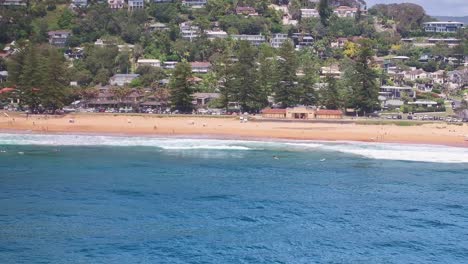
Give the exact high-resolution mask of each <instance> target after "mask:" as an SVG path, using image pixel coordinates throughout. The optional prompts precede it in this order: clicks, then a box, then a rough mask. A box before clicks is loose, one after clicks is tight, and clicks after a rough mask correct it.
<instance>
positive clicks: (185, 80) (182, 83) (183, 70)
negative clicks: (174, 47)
mask: <svg viewBox="0 0 468 264" xmlns="http://www.w3.org/2000/svg"><path fill="white" fill-rule="evenodd" d="M190 77H192V68H191V67H190V64H189V63H188V62H186V61H183V62H180V63H178V64H177V66H176V68H175V70H174V73H173V75H172V77H171V81H170V88H171V95H170V101H171V104H172V108H173V109H175V110H178V111H180V112H182V113H191V112H192V111H193V104H192V101H193V97H192V94H193V89H192V84H191V83H190Z"/></svg>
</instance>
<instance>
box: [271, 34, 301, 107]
mask: <svg viewBox="0 0 468 264" xmlns="http://www.w3.org/2000/svg"><path fill="white" fill-rule="evenodd" d="M277 64H278V67H277V74H278V82H277V84H276V87H275V88H274V92H275V95H274V98H275V102H277V103H280V104H281V106H282V107H291V106H295V105H297V104H298V103H299V101H300V87H299V85H298V82H297V75H296V72H297V68H298V60H297V56H296V52H295V50H294V46H293V44H292V43H291V42H290V41H286V42H285V43H284V44H283V45H282V46H281V48H280V50H279V58H278V61H277Z"/></svg>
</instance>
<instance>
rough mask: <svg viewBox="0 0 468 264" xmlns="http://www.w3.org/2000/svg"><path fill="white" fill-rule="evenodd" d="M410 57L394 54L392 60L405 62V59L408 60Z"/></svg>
mask: <svg viewBox="0 0 468 264" xmlns="http://www.w3.org/2000/svg"><path fill="white" fill-rule="evenodd" d="M409 59H410V58H409V57H407V56H395V57H392V60H393V61H401V62H405V61H408V60H409Z"/></svg>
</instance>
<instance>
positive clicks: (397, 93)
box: [379, 85, 416, 100]
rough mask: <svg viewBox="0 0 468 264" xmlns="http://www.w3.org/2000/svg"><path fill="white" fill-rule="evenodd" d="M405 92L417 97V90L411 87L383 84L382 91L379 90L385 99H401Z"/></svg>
mask: <svg viewBox="0 0 468 264" xmlns="http://www.w3.org/2000/svg"><path fill="white" fill-rule="evenodd" d="M404 94H406V95H408V96H409V97H412V98H414V97H416V92H415V91H414V90H413V88H411V87H400V86H389V85H383V86H381V87H380V92H379V95H380V96H383V97H385V98H382V99H384V100H388V99H400V98H401V97H402V96H403V95H404Z"/></svg>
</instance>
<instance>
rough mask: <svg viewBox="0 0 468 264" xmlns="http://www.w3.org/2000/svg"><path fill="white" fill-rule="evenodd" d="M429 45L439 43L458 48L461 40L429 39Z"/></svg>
mask: <svg viewBox="0 0 468 264" xmlns="http://www.w3.org/2000/svg"><path fill="white" fill-rule="evenodd" d="M427 43H429V44H437V43H444V44H447V45H448V46H457V45H460V43H461V39H456V38H429V39H427Z"/></svg>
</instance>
